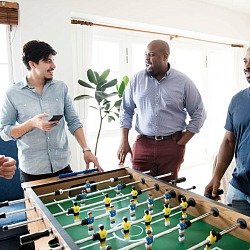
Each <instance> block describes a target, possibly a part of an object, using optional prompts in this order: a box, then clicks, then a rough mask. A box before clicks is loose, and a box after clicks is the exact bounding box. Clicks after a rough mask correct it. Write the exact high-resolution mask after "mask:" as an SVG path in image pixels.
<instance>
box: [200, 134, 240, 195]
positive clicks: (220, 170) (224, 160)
mask: <svg viewBox="0 0 250 250" xmlns="http://www.w3.org/2000/svg"><path fill="white" fill-rule="evenodd" d="M235 140H236V138H235V136H234V133H233V132H230V131H226V133H225V135H224V138H223V141H222V143H221V146H220V150H219V153H218V156H217V163H216V167H215V172H214V176H213V178H212V180H211V181H210V182H209V184H208V185H207V186H206V188H205V192H204V194H205V195H206V194H208V193H212V196H213V197H216V192H217V190H218V188H219V187H220V181H221V178H222V177H223V175H224V174H225V172H226V170H227V168H228V166H229V165H230V163H231V161H232V159H233V157H234V149H235Z"/></svg>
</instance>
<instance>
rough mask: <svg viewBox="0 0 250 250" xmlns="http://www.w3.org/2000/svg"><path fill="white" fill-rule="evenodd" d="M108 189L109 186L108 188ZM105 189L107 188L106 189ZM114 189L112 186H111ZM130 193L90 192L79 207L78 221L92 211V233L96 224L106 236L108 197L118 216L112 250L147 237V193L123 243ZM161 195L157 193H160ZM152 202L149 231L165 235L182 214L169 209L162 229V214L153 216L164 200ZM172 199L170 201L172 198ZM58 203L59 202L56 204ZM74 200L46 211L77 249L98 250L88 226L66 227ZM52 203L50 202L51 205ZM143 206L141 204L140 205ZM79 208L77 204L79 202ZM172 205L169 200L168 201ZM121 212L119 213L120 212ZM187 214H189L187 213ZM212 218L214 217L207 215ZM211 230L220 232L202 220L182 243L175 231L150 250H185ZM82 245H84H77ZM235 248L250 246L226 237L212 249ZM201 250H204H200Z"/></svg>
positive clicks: (141, 197)
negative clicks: (145, 213) (102, 228)
mask: <svg viewBox="0 0 250 250" xmlns="http://www.w3.org/2000/svg"><path fill="white" fill-rule="evenodd" d="M109 187H110V186H109ZM109 187H107V188H109ZM114 187H115V185H114ZM130 192H131V186H129V185H128V186H127V187H126V188H124V189H122V195H121V196H119V197H116V192H115V190H112V189H111V190H109V191H106V190H103V191H102V190H100V192H99V191H98V192H97V191H92V192H91V194H90V195H88V197H87V199H86V205H85V206H84V207H81V211H80V220H82V219H84V218H86V217H87V212H89V211H91V212H92V214H93V216H94V217H95V222H94V231H95V232H98V231H99V228H98V225H99V224H103V225H104V226H105V230H107V231H108V232H109V231H110V230H111V227H110V218H109V214H106V212H105V205H104V194H105V193H108V194H109V197H110V198H111V204H112V205H114V207H115V209H116V211H117V215H116V227H114V228H112V232H110V233H108V234H107V239H106V244H107V245H110V246H112V249H113V250H118V249H121V248H123V247H126V246H128V245H130V244H132V243H135V242H138V241H140V242H143V240H144V238H145V236H146V230H145V224H144V222H143V221H141V219H142V218H143V216H144V210H145V209H147V208H148V207H147V202H146V200H147V197H148V193H150V191H147V193H144V192H143V193H142V194H140V195H139V196H138V203H137V208H136V220H139V221H140V222H138V223H135V224H133V225H131V228H130V241H125V240H124V236H123V229H122V228H121V223H122V218H123V217H124V216H126V217H128V219H129V220H130V212H129V203H130V199H131V198H132V197H131V195H130ZM159 195H160V192H159ZM74 197H75V196H72V197H70V198H74ZM154 198H155V202H154V209H153V210H154V212H153V214H152V216H153V219H152V222H151V228H152V230H153V235H157V234H159V233H162V232H164V231H167V230H168V229H170V228H172V227H175V226H176V225H177V224H178V222H179V219H180V217H181V211H180V209H179V208H178V209H175V208H174V207H171V209H172V211H171V215H170V223H171V224H170V225H169V226H165V225H164V215H163V213H162V214H160V215H158V216H154V215H155V214H157V213H161V212H163V204H164V200H163V199H157V197H154ZM172 199H173V198H172ZM175 199H177V198H175ZM58 201H60V200H58ZM72 201H75V199H73V200H69V201H64V202H61V203H58V204H53V205H50V206H47V207H48V209H49V210H50V211H51V213H52V214H53V215H54V216H55V218H56V219H57V220H58V221H59V223H60V224H61V225H62V226H63V227H64V228H65V230H66V232H67V233H68V234H69V235H70V237H71V238H72V239H73V241H75V242H77V245H78V246H79V249H88V250H98V249H100V243H99V241H98V240H97V241H93V240H92V236H89V235H88V227H87V225H84V226H81V225H80V221H79V222H77V223H76V224H78V225H74V226H69V225H70V224H73V223H74V216H73V215H72V214H71V215H67V210H68V209H69V208H71V207H72V206H73V202H72ZM51 202H52V201H51ZM141 203H144V204H141ZM78 204H80V202H79V201H78ZM170 204H171V200H170ZM120 210H122V211H120ZM187 211H188V210H187ZM210 216H213V215H210ZM187 219H189V220H192V219H193V217H191V216H190V215H188V218H187ZM211 229H214V230H215V231H216V232H220V231H221V230H220V229H218V228H215V227H213V226H211V225H209V224H207V223H205V222H203V221H202V220H199V221H197V222H194V223H192V225H191V226H190V227H189V228H187V229H186V230H185V240H184V241H182V242H179V241H178V236H179V233H178V229H177V230H175V231H173V232H171V233H168V234H166V235H163V236H161V237H159V238H156V239H155V240H154V242H153V249H156V250H166V249H170V250H183V249H188V248H190V247H192V246H194V245H196V244H197V243H199V242H201V241H203V240H205V239H206V237H207V236H208V235H209V232H210V230H211ZM235 230H243V229H240V228H237V229H235ZM81 241H83V243H79V244H78V242H81ZM236 246H237V248H238V249H240V250H249V248H250V244H249V243H247V242H245V241H242V240H240V239H238V238H236V237H234V236H232V235H230V234H225V235H224V236H223V237H222V238H221V240H220V241H218V242H216V243H215V244H214V245H213V246H212V247H211V249H217V250H219V249H224V250H235V249H236ZM133 249H137V250H142V249H145V245H144V243H142V244H141V245H140V246H137V247H135V248H133ZM199 249H204V246H203V247H201V248H199Z"/></svg>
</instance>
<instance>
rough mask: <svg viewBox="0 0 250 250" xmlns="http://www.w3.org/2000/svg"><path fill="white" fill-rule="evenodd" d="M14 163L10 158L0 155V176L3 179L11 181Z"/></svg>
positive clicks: (14, 167)
mask: <svg viewBox="0 0 250 250" xmlns="http://www.w3.org/2000/svg"><path fill="white" fill-rule="evenodd" d="M15 164H16V161H15V160H14V159H12V158H11V157H5V156H4V155H0V176H1V177H4V178H5V179H12V178H13V176H14V174H15V171H16V166H15Z"/></svg>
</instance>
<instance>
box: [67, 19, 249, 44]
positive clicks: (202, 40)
mask: <svg viewBox="0 0 250 250" xmlns="http://www.w3.org/2000/svg"><path fill="white" fill-rule="evenodd" d="M71 24H80V25H86V26H99V27H105V28H111V29H120V30H127V31H136V32H142V33H149V34H156V35H165V36H169V37H170V40H172V39H174V38H185V39H190V40H195V41H200V42H207V43H215V44H221V45H227V46H230V47H234V48H244V45H242V44H230V43H223V42H217V41H211V40H205V39H199V38H195V37H189V36H182V35H175V34H168V33H163V32H157V31H148V30H141V29H134V28H127V27H121V26H113V25H107V24H101V23H93V22H89V21H83V20H76V19H72V20H71Z"/></svg>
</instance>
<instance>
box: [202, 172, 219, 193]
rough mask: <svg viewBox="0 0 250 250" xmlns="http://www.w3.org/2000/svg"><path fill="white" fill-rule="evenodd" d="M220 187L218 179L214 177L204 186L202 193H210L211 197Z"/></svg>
mask: <svg viewBox="0 0 250 250" xmlns="http://www.w3.org/2000/svg"><path fill="white" fill-rule="evenodd" d="M219 187H220V180H219V179H216V178H215V177H213V178H212V180H211V181H210V182H209V183H208V185H207V186H206V187H205V191H204V195H205V196H206V195H207V194H211V195H212V197H213V198H215V197H217V190H218V189H219Z"/></svg>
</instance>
